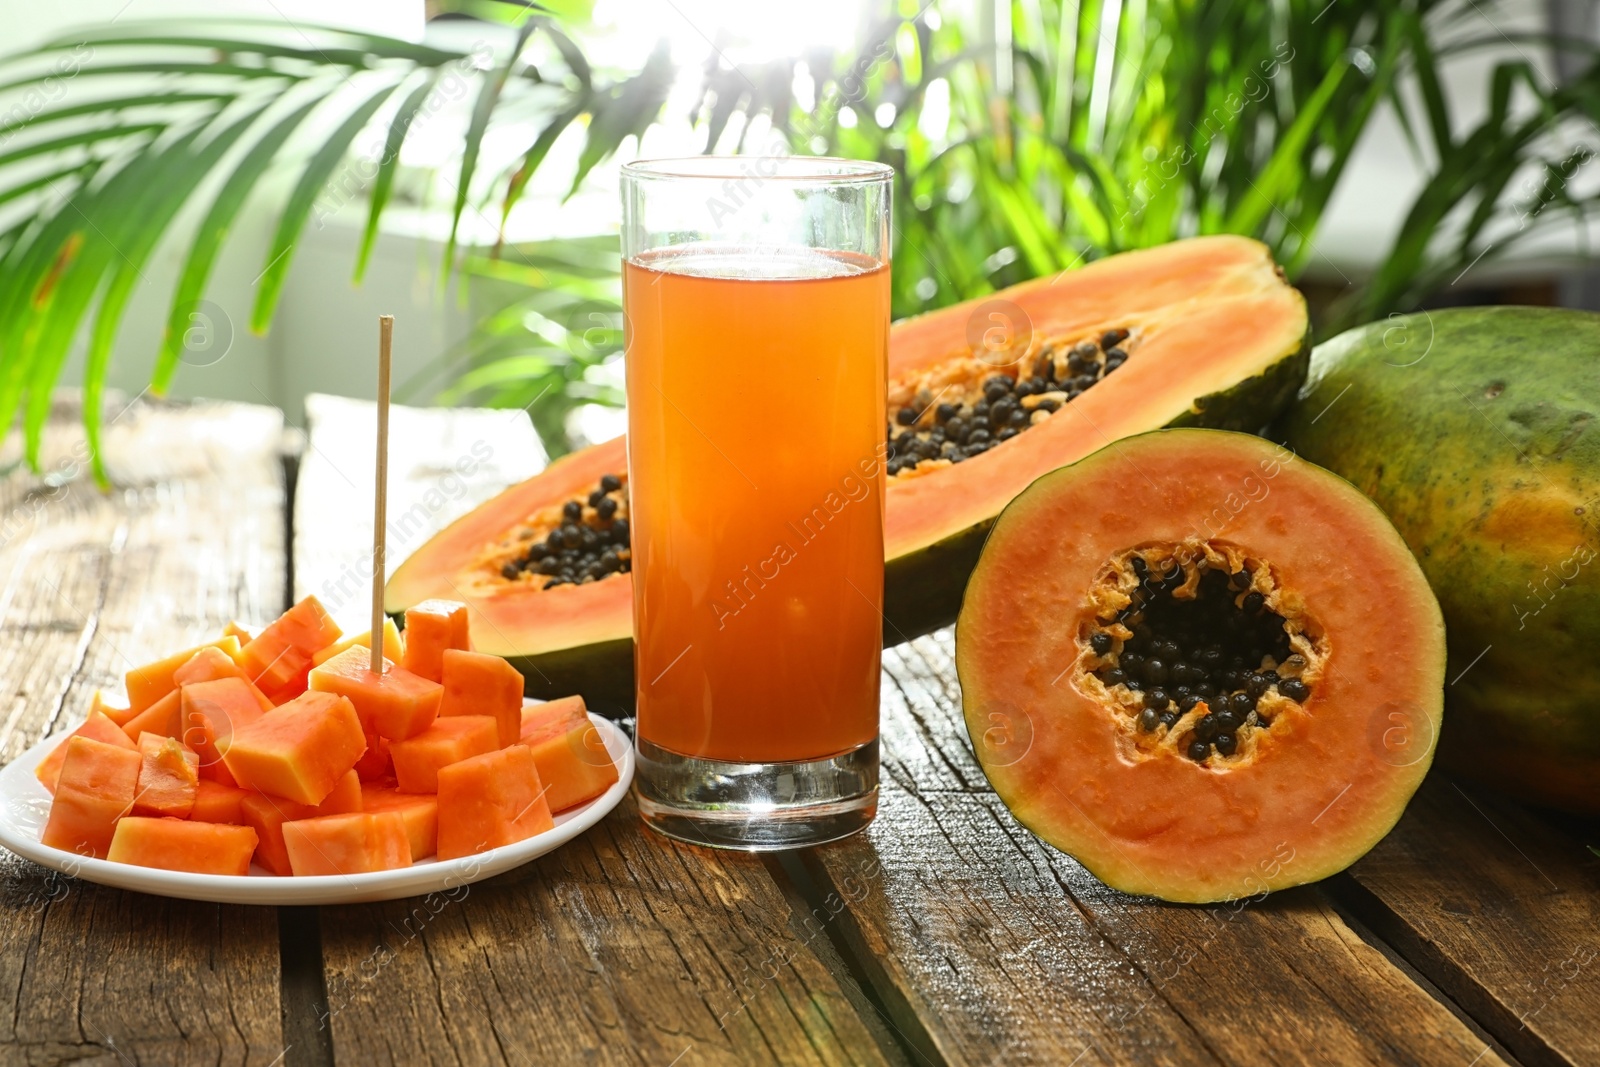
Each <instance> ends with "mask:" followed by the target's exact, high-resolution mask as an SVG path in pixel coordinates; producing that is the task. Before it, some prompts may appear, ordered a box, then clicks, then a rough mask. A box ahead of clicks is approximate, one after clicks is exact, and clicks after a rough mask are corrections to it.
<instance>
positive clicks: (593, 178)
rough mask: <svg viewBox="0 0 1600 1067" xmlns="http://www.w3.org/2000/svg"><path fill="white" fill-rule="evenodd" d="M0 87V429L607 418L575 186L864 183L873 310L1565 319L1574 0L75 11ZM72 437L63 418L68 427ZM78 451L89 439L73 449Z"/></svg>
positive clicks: (1582, 93) (1580, 185)
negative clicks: (1486, 309) (1141, 285)
mask: <svg viewBox="0 0 1600 1067" xmlns="http://www.w3.org/2000/svg"><path fill="white" fill-rule="evenodd" d="M7 21H8V31H9V32H8V34H7V36H6V44H7V47H8V48H9V49H11V54H10V55H8V56H7V57H5V58H4V60H3V61H0V68H3V69H0V418H3V419H5V420H7V422H8V424H13V423H17V422H20V423H21V425H23V427H24V429H25V430H27V431H29V432H30V433H31V432H33V431H34V430H36V428H37V426H39V425H40V424H42V421H43V418H44V414H45V412H46V411H47V409H48V398H49V394H50V390H51V388H52V387H54V386H58V385H59V386H77V387H81V388H84V389H86V390H87V391H88V392H89V394H90V397H91V399H92V398H94V397H95V396H96V394H100V393H103V392H105V391H107V390H110V391H113V392H115V393H118V394H121V395H125V396H130V397H131V396H135V395H139V394H141V393H144V392H146V391H152V392H155V393H163V392H164V393H167V394H169V395H173V396H179V397H184V396H207V397H219V398H229V399H237V400H244V401H250V402H255V403H270V404H274V405H277V406H279V407H281V408H282V409H283V410H284V411H285V412H286V413H287V415H288V416H289V418H290V419H291V421H294V420H299V419H301V418H302V417H303V398H304V397H305V396H306V395H307V394H308V393H311V392H331V393H339V394H344V395H348V396H357V397H361V396H369V395H370V394H371V390H372V385H371V379H372V371H371V358H372V351H373V334H374V330H373V321H374V318H375V316H376V315H378V314H379V313H382V312H392V313H394V314H395V315H396V316H397V319H398V325H397V342H396V381H397V383H399V385H400V392H399V394H398V399H401V400H404V401H407V402H412V403H471V404H484V405H491V406H506V407H512V408H517V407H524V408H526V409H527V410H528V411H529V413H530V415H531V416H532V418H533V420H534V424H535V426H536V428H537V429H538V431H539V434H540V436H541V438H542V439H543V441H544V443H545V446H546V448H547V450H548V451H549V452H550V453H551V454H552V455H554V454H559V453H561V452H564V451H567V450H568V449H570V448H572V447H575V446H577V445H580V444H582V443H584V442H586V441H593V440H600V439H604V438H607V437H610V436H613V435H614V434H616V433H618V432H620V431H621V429H622V426H623V421H622V415H621V410H620V406H621V403H622V393H621V367H620V348H621V332H620V315H619V311H618V296H619V293H618V287H617V263H616V255H617V253H616V232H617V222H618V205H617V195H616V175H617V167H618V164H619V162H621V161H625V160H627V159H630V158H634V157H636V156H663V155H680V154H692V153H698V152H704V151H716V152H722V153H730V152H745V153H771V152H795V153H810V154H825V155H844V156H852V157H858V158H872V159H878V160H882V161H885V162H888V163H890V164H892V165H894V167H895V168H896V170H897V174H898V179H897V187H896V202H895V212H896V220H895V221H896V233H895V239H896V245H895V263H894V285H895V311H896V314H897V315H902V316H903V315H909V314H914V313H917V312H919V311H922V310H927V309H931V308H934V307H938V306H942V305H944V304H948V303H952V302H954V301H957V300H961V299H965V298H968V297H972V296H977V295H981V294H983V293H986V292H989V291H992V290H994V289H997V288H1001V287H1004V286H1006V285H1009V284H1012V283H1014V282H1017V281H1021V280H1024V279H1026V278H1029V277H1034V276H1038V275H1041V274H1047V273H1050V272H1054V271H1059V270H1067V269H1073V268H1075V267H1077V266H1080V265H1082V264H1083V263H1085V262H1089V261H1092V260H1094V259H1096V258H1099V257H1102V256H1105V255H1108V254H1112V253H1114V252H1117V251H1121V250H1124V249H1128V248H1135V247H1142V246H1147V245H1152V244H1159V243H1161V242H1164V241H1168V240H1172V239H1174V238H1177V237H1183V236H1189V235H1193V234H1199V233H1213V232H1236V233H1245V234H1251V235H1253V236H1256V237H1259V238H1260V239H1262V240H1264V241H1266V242H1267V243H1269V244H1270V245H1271V246H1272V247H1273V249H1274V251H1275V253H1276V255H1277V258H1278V260H1279V262H1280V263H1282V264H1283V265H1284V267H1285V269H1286V270H1287V271H1288V272H1289V274H1290V276H1291V277H1292V278H1293V279H1294V280H1295V282H1296V284H1298V285H1300V286H1301V287H1302V288H1303V289H1304V290H1305V291H1306V292H1307V295H1308V297H1309V298H1310V299H1311V302H1312V306H1313V318H1314V323H1315V330H1316V332H1317V334H1318V336H1320V337H1326V336H1330V335H1331V334H1332V333H1334V332H1337V331H1338V330H1340V329H1342V328H1344V327H1347V326H1350V325H1354V324H1357V323H1360V322H1364V321H1369V320H1372V319H1376V318H1381V317H1384V316H1386V315H1389V314H1393V313H1397V312H1402V311H1407V310H1413V309H1415V308H1418V307H1433V306H1441V305H1446V304H1463V303H1486V302H1513V303H1541V304H1554V303H1561V304H1567V305H1572V306H1583V307H1591V308H1600V275H1597V274H1596V273H1595V272H1594V270H1593V269H1592V267H1591V265H1590V264H1591V259H1590V251H1589V239H1590V228H1591V225H1592V220H1593V216H1594V209H1595V207H1596V206H1597V203H1600V200H1597V196H1600V178H1597V172H1600V168H1597V167H1596V166H1595V165H1594V164H1593V162H1592V161H1593V157H1594V154H1595V152H1596V150H1597V148H1600V145H1597V139H1596V132H1595V119H1596V118H1597V117H1600V66H1597V64H1596V51H1595V42H1596V31H1597V5H1595V4H1593V3H1590V2H1588V0H1516V2H1509V0H1508V2H1502V3H1495V2H1493V0H1306V2H1301V0H1210V2H1206V3H1197V2H1195V0H1126V2H1122V0H1085V2H1082V3H1076V2H1070V0H1014V2H1010V3H1007V2H1005V0H915V2H899V0H806V2H805V3H799V4H781V5H780V4H761V3H751V2H748V0H551V2H549V3H545V4H532V3H511V2H499V0H460V2H456V0H433V2H427V3H424V2H422V0H318V2H312V0H80V2H78V3H74V4H72V5H45V4H34V5H16V6H14V7H13V8H12V9H11V10H9V11H8V13H7ZM89 408H90V410H91V411H93V410H98V405H95V404H91V405H89ZM90 428H91V433H94V432H96V430H97V427H95V426H94V425H91V427H90Z"/></svg>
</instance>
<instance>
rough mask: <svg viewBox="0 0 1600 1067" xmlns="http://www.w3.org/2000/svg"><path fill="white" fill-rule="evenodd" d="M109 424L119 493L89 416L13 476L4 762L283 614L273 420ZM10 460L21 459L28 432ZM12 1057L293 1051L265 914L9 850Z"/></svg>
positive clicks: (69, 413)
mask: <svg viewBox="0 0 1600 1067" xmlns="http://www.w3.org/2000/svg"><path fill="white" fill-rule="evenodd" d="M106 417H107V419H108V420H114V421H111V422H110V425H109V429H108V433H107V439H106V448H107V452H108V456H109V466H110V473H111V476H112V479H113V481H114V483H115V486H116V488H115V489H113V490H112V491H110V492H109V493H101V492H100V491H98V490H97V489H95V488H94V486H93V485H92V483H90V482H89V481H88V479H87V473H86V462H85V461H86V458H87V453H86V451H85V450H84V447H83V435H82V432H81V430H80V429H79V428H78V426H77V410H76V409H75V408H74V407H72V406H71V405H63V406H62V407H61V408H60V410H58V411H57V412H56V413H55V414H54V417H53V419H52V422H51V424H50V427H49V429H48V432H47V435H46V443H45V448H44V454H43V456H42V467H43V473H42V474H41V475H34V474H31V473H29V472H27V470H26V469H25V468H16V469H12V470H11V471H10V473H9V474H8V475H7V476H6V477H5V478H4V479H3V481H0V757H3V758H4V759H7V760H9V759H11V758H14V757H15V756H16V755H17V754H18V753H20V752H21V751H23V750H24V749H25V748H27V747H28V746H29V745H31V744H32V743H33V742H34V741H36V740H37V739H38V738H39V737H40V736H43V735H44V734H47V733H60V732H62V731H64V730H65V729H68V728H70V727H71V726H73V725H75V724H76V723H77V722H78V721H79V720H81V719H82V717H83V715H84V714H85V711H86V709H87V706H88V703H89V700H90V697H91V694H92V693H93V691H94V689H95V688H97V687H103V686H120V682H121V677H122V674H123V672H125V671H126V670H127V669H128V668H129V667H132V666H136V665H138V664H140V663H143V662H146V661H148V660H151V659H155V658H157V657H159V656H161V655H166V654H168V653H170V652H171V651H172V650H173V649H176V648H180V647H183V646H184V645H186V644H193V643H196V642H197V641H199V640H202V639H205V638H208V637H211V636H214V635H215V634H217V633H218V632H219V631H220V629H221V627H222V626H223V624H225V623H226V622H227V621H228V620H229V619H232V618H241V619H247V618H260V617H262V616H271V615H273V614H276V612H278V611H279V610H281V602H282V599H283V588H284V570H283V567H284V544H283V533H284V510H283V509H284V494H283V479H282V471H281V466H280V463H279V460H278V455H277V447H278V443H279V437H280V433H281V428H282V421H281V417H280V415H279V414H278V412H276V411H275V410H271V409H267V408H257V407H248V406H244V405H237V404H204V405H195V406H165V405H157V404H151V403H139V404H135V405H134V406H132V407H130V408H128V409H126V411H125V412H123V413H122V414H120V416H119V414H118V411H117V409H116V408H115V407H113V408H111V409H110V410H108V412H107V416H106ZM6 452H7V455H6V457H5V458H6V460H7V462H14V461H15V460H16V458H17V442H16V440H15V437H14V436H13V437H12V438H11V439H8V441H7V442H6ZM0 856H3V857H4V859H3V862H0V997H3V998H4V1000H5V1001H8V1002H9V1003H11V1004H12V1010H11V1011H9V1012H6V1013H5V1014H4V1017H3V1021H0V1060H4V1061H5V1062H8V1063H10V1062H17V1063H34V1062H37V1063H56V1062H62V1061H65V1060H72V1061H79V1060H82V1061H88V1062H100V1063H151V1064H187V1063H196V1064H200V1063H204V1064H261V1065H265V1064H268V1063H271V1062H272V1061H273V1060H274V1059H275V1058H277V1057H278V1056H279V1054H280V1053H281V1052H282V1051H283V1045H282V1040H281V1025H280V1020H279V1003H278V986H279V971H278V935H277V926H276V923H275V921H274V914H273V912H272V911H271V910H269V909H263V908H238V907H218V906H215V905H208V904H197V903H193V902H190V901H175V900H166V899H163V898H159V897H150V896H143V895H141V894H136V893H126V892H123V891H120V890H115V889H104V888H101V887H99V886H95V885H92V884H89V883H86V882H81V881H78V880H77V879H73V878H68V877H65V876H62V875H58V874H55V873H54V872H46V871H45V870H43V869H42V868H39V867H36V866H34V865H32V864H30V863H27V862H26V861H23V860H20V859H18V858H16V857H14V856H11V855H10V854H9V853H0Z"/></svg>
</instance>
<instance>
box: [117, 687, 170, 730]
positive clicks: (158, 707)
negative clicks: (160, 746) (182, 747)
mask: <svg viewBox="0 0 1600 1067" xmlns="http://www.w3.org/2000/svg"><path fill="white" fill-rule="evenodd" d="M182 712H183V697H182V695H181V694H180V692H179V690H177V689H173V690H170V691H169V692H168V693H167V694H166V696H163V697H162V698H161V699H160V700H157V701H156V702H155V703H154V704H151V705H150V706H149V707H148V708H145V709H144V710H143V711H141V712H139V713H138V714H137V715H135V716H133V717H132V718H130V719H129V720H128V721H127V722H125V723H123V724H122V730H123V732H124V733H126V734H127V735H128V737H129V738H131V739H132V740H134V741H137V740H139V735H141V734H146V733H151V734H160V735H161V736H162V737H179V736H181V735H182V734H183V715H182Z"/></svg>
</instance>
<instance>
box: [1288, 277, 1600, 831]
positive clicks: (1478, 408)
mask: <svg viewBox="0 0 1600 1067" xmlns="http://www.w3.org/2000/svg"><path fill="white" fill-rule="evenodd" d="M1597 404H1600V315H1594V314H1590V313H1587V312H1582V311H1569V310H1560V309H1554V308H1526V307H1483V308H1458V309H1452V310H1445V311H1434V312H1430V313H1426V314H1417V315H1411V316H1405V317H1397V318H1393V319H1389V320H1387V321H1384V322H1380V323H1373V324H1371V325H1369V326H1365V327H1361V328H1359V329H1356V330H1351V331H1349V332H1348V333H1344V334H1341V335H1340V336H1338V337H1335V338H1334V339H1332V340H1331V341H1328V342H1327V343H1326V344H1323V345H1321V346H1320V347H1319V348H1318V349H1317V351H1316V354H1315V356H1314V357H1313V360H1312V371H1311V379H1310V381H1309V383H1308V385H1307V387H1306V390H1305V393H1304V395H1303V397H1302V399H1301V401H1300V403H1299V404H1298V405H1297V406H1296V407H1295V408H1294V409H1293V411H1292V412H1290V414H1289V415H1288V416H1287V417H1286V419H1285V422H1284V425H1283V426H1282V430H1283V434H1284V437H1285V440H1286V441H1287V443H1288V444H1289V445H1290V447H1292V448H1294V450H1295V451H1296V452H1298V453H1299V454H1300V455H1301V456H1303V457H1305V458H1306V459H1309V460H1311V461H1312V462H1315V463H1320V464H1322V465H1323V466H1325V467H1328V468H1329V469H1331V470H1333V471H1336V472H1337V473H1339V474H1341V475H1343V476H1344V477H1346V478H1348V479H1350V481H1352V482H1354V483H1355V485H1356V486H1357V487H1358V488H1360V489H1361V491H1362V492H1364V493H1366V494H1367V495H1368V496H1370V497H1372V499H1373V500H1375V501H1376V502H1377V503H1378V505H1379V506H1380V507H1382V508H1383V510H1384V511H1385V512H1386V513H1388V515H1389V517H1390V519H1392V520H1393V521H1394V524H1395V526H1396V527H1397V528H1398V529H1399V531H1400V533H1401V535H1402V536H1403V537H1404V538H1405V539H1406V543H1407V544H1409V545H1410V546H1411V550H1412V551H1413V552H1414V553H1415V554H1416V557H1417V559H1418V561H1419V562H1420V563H1421V565H1422V570H1423V573H1425V574H1426V575H1427V576H1428V580H1429V581H1430V582H1432V583H1433V588H1434V591H1435V592H1436V593H1437V594H1438V597H1439V604H1440V606H1441V607H1442V608H1443V609H1444V617H1445V620H1446V622H1447V623H1448V625H1449V631H1450V666H1449V678H1450V684H1449V685H1448V686H1446V687H1445V703H1446V706H1447V707H1448V708H1449V713H1450V729H1449V730H1448V731H1446V733H1445V737H1444V741H1443V744H1442V745H1441V747H1440V750H1439V758H1440V761H1441V763H1442V764H1443V765H1444V766H1446V767H1447V768H1449V769H1451V770H1453V771H1458V772H1460V773H1462V774H1464V775H1465V776H1467V777H1471V778H1473V779H1476V780H1478V781H1481V782H1483V783H1485V784H1487V785H1491V786H1495V787H1498V788H1500V789H1502V790H1504V791H1506V792H1507V793H1509V794H1511V795H1513V796H1517V797H1520V798H1522V799H1524V800H1528V801H1532V802H1534V803H1539V804H1544V805H1548V806H1551V807H1556V808H1561V809H1565V810H1569V811H1574V812H1579V813H1587V814H1596V813H1600V670H1597V669H1595V667H1594V664H1595V662H1596V660H1595V650H1596V649H1597V648H1600V559H1597V556H1600V527H1597V525H1596V520H1597V519H1600V429H1597V428H1596V426H1595V417H1596V413H1597V411H1600V408H1597Z"/></svg>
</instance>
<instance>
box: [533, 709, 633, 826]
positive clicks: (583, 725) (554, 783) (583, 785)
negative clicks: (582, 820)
mask: <svg viewBox="0 0 1600 1067" xmlns="http://www.w3.org/2000/svg"><path fill="white" fill-rule="evenodd" d="M521 741H522V743H523V744H524V745H527V746H528V751H530V752H532V753H533V763H534V766H536V767H538V768H539V781H541V782H543V783H544V786H545V790H546V792H545V799H546V800H547V801H549V803H550V810H551V811H552V812H563V811H566V810H567V809H568V808H575V807H577V806H578V805H579V804H585V803H587V802H589V801H591V800H593V799H594V798H595V797H597V796H599V795H600V794H601V793H604V792H605V791H606V790H607V789H610V788H611V786H612V785H613V784H615V783H616V781H617V765H616V763H615V762H613V761H612V759H611V753H610V752H608V751H607V750H606V742H605V738H603V737H601V736H600V731H599V730H597V729H595V726H594V723H592V722H590V721H589V716H588V713H587V712H586V711H585V710H584V704H583V698H582V697H563V698H562V699H561V700H552V701H550V702H549V703H548V704H537V705H535V706H534V707H531V708H528V709H527V710H526V711H524V712H523V713H522V738H521Z"/></svg>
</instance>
